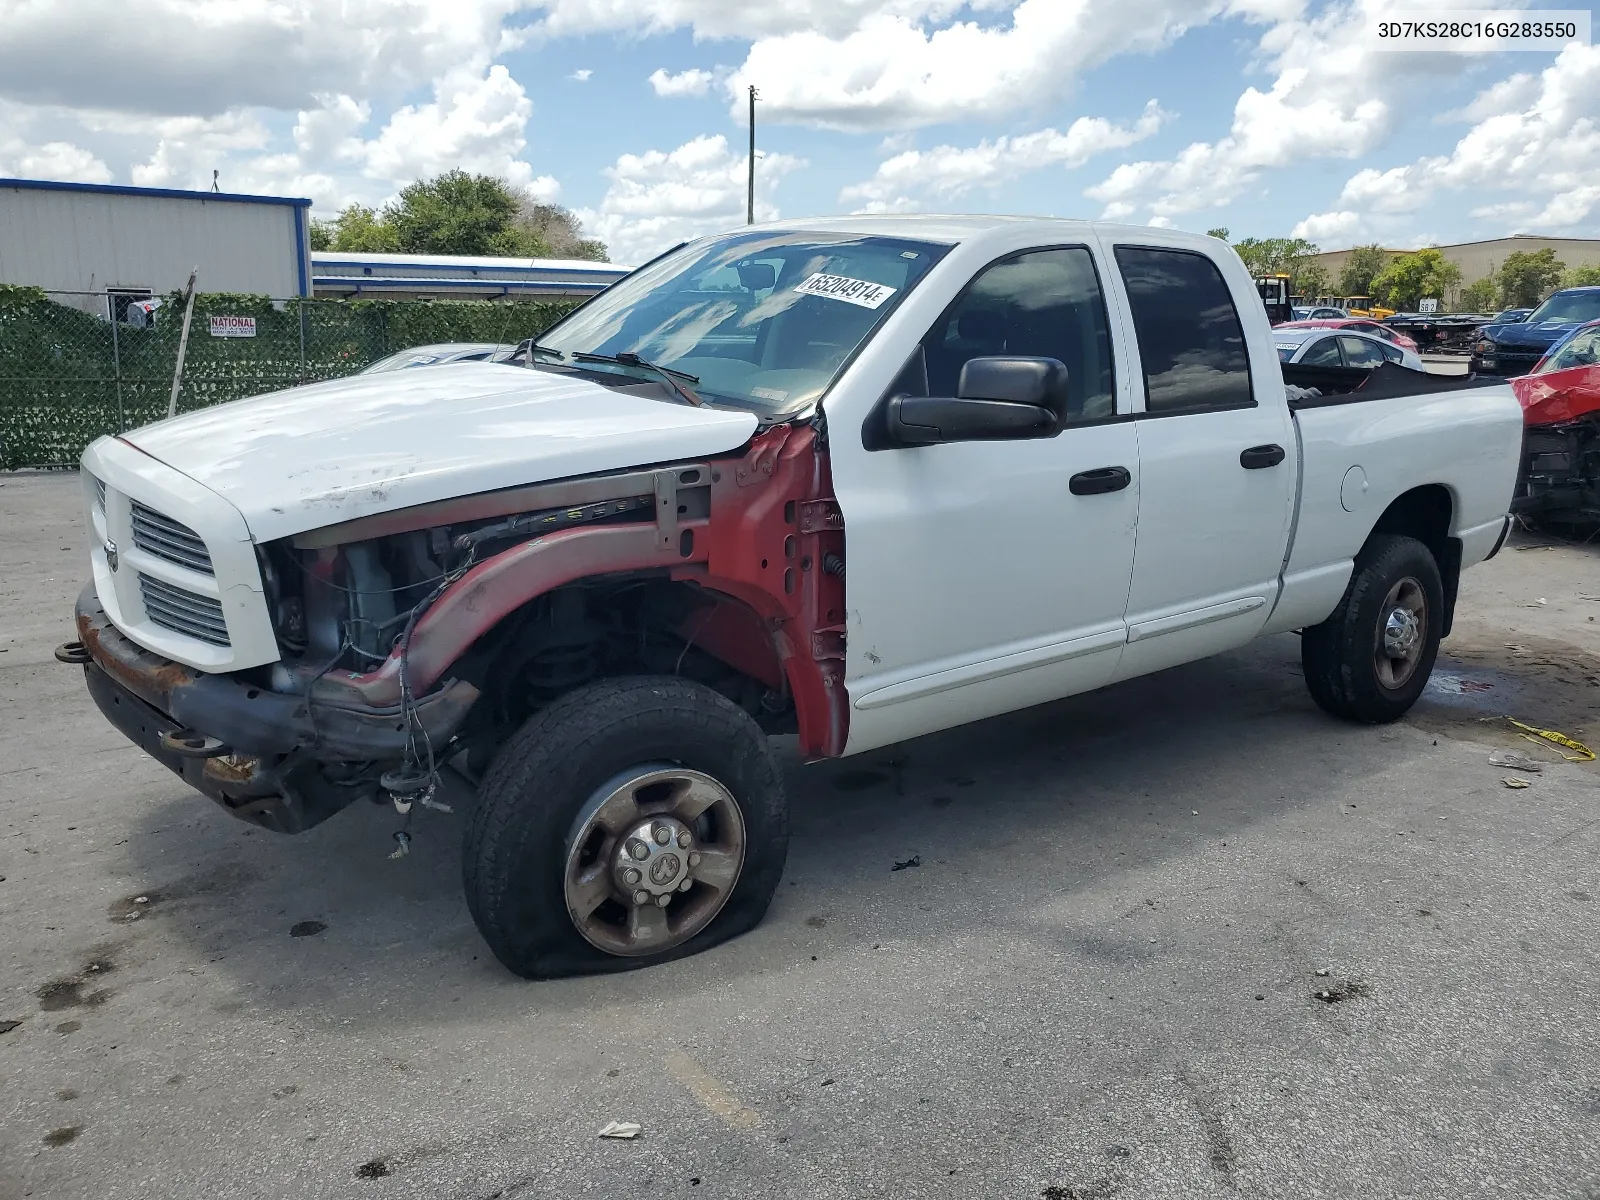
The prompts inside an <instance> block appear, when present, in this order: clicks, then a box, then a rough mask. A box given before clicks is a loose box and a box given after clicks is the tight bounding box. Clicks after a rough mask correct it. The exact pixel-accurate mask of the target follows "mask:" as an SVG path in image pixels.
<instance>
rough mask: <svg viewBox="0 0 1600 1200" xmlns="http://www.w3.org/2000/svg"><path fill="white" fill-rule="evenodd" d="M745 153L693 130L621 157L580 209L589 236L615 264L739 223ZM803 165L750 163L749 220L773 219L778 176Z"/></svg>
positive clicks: (777, 159)
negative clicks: (677, 141) (752, 210)
mask: <svg viewBox="0 0 1600 1200" xmlns="http://www.w3.org/2000/svg"><path fill="white" fill-rule="evenodd" d="M746 162H747V160H746V158H745V156H744V155H742V154H735V153H733V152H732V151H731V150H730V149H729V146H728V140H727V138H725V137H723V136H722V135H721V134H718V135H716V136H714V137H712V136H707V135H701V136H700V137H697V138H694V139H692V140H690V141H688V142H685V143H684V144H683V145H681V146H679V147H678V148H677V149H675V150H668V151H662V150H650V151H647V152H645V153H644V154H624V155H622V156H621V157H620V158H618V159H617V161H616V163H615V164H614V165H612V166H610V167H608V168H607V169H606V172H605V173H606V176H607V177H608V178H609V179H610V181H611V184H610V186H609V187H608V188H607V189H606V194H605V197H604V199H602V200H601V202H600V205H599V208H598V209H580V210H579V212H578V216H579V218H580V219H581V220H582V221H583V225H584V228H585V230H586V231H587V232H588V233H589V235H590V236H592V237H598V238H600V239H601V240H602V241H604V242H605V243H606V245H607V246H608V247H610V250H611V256H612V258H613V259H614V260H616V261H617V262H624V263H638V262H643V261H645V260H646V259H648V258H651V257H653V256H654V255H656V254H658V253H660V252H661V251H662V250H665V249H667V248H668V247H669V246H671V245H673V244H674V243H676V242H681V241H684V240H686V239H688V238H693V237H699V236H701V235H703V234H707V233H715V232H717V231H719V230H723V229H731V228H733V227H735V226H738V225H742V224H744V219H745V180H746V174H745V171H746ZM804 165H805V162H804V160H803V159H799V158H795V157H792V156H790V155H787V154H766V155H762V156H761V157H759V158H758V159H757V162H756V219H757V220H758V221H771V220H776V219H777V217H778V209H777V206H776V205H775V204H774V202H773V199H772V196H773V193H774V191H775V190H776V188H777V184H778V182H779V180H781V179H782V177H783V176H784V175H786V174H788V173H789V172H790V171H793V170H795V169H797V168H799V167H802V166H804Z"/></svg>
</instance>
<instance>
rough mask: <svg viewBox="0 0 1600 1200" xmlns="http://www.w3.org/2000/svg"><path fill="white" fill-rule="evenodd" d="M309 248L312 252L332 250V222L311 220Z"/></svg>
mask: <svg viewBox="0 0 1600 1200" xmlns="http://www.w3.org/2000/svg"><path fill="white" fill-rule="evenodd" d="M311 248H312V249H313V250H332V249H333V222H332V221H319V220H317V219H316V218H315V217H313V218H312V219H311Z"/></svg>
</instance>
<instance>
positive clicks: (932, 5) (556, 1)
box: [535, 0, 1007, 40]
mask: <svg viewBox="0 0 1600 1200" xmlns="http://www.w3.org/2000/svg"><path fill="white" fill-rule="evenodd" d="M1006 3H1007V0H782V2H781V3H767V4H759V3H751V2H750V0H537V6H538V7H539V8H542V9H543V10H544V11H545V18H544V20H543V21H542V22H540V23H539V25H538V27H537V29H536V30H535V32H536V33H537V34H539V35H541V36H544V37H550V38H557V37H565V36H569V35H572V34H585V33H600V32H609V31H621V32H626V33H630V34H635V35H637V34H641V33H643V34H657V33H667V32H669V31H671V30H674V29H691V30H693V32H694V35H695V37H696V38H740V39H745V40H756V39H759V38H766V37H775V36H781V35H783V34H788V33H796V32H799V31H801V30H815V31H817V32H819V33H822V34H824V35H826V36H829V37H841V36H844V35H846V34H849V33H851V32H853V31H854V30H856V29H858V28H860V26H861V23H862V22H863V21H864V20H866V19H868V18H870V17H871V16H873V15H875V14H886V15H889V16H893V17H897V18H901V19H904V20H907V21H912V22H921V21H928V22H933V23H937V22H940V21H943V20H947V19H949V18H950V17H951V16H953V15H954V14H955V13H957V12H959V11H960V10H961V9H963V8H968V9H972V10H974V11H983V10H989V9H996V8H1002V7H1005V5H1006Z"/></svg>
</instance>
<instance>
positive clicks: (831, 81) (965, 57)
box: [727, 0, 1259, 130]
mask: <svg viewBox="0 0 1600 1200" xmlns="http://www.w3.org/2000/svg"><path fill="white" fill-rule="evenodd" d="M1224 11H1228V12H1236V13H1239V14H1240V15H1246V16H1249V17H1251V18H1256V17H1258V15H1259V13H1258V12H1257V11H1256V9H1254V8H1252V9H1250V10H1249V11H1246V10H1244V9H1243V8H1241V7H1240V6H1237V5H1235V6H1230V5H1228V4H1226V3H1223V2H1220V0H1212V2H1211V3H1209V4H1198V5H1197V4H1194V3H1193V2H1192V0H1191V2H1187V3H1185V2H1182V0H1071V2H1068V0H1022V3H1020V4H1018V5H1017V6H1016V7H1015V9H1014V10H1013V11H1012V13H1011V19H1010V21H1009V23H1008V24H1005V25H985V24H980V23H979V22H977V21H970V20H969V21H959V22H956V23H954V24H951V25H948V26H944V27H942V28H931V29H930V28H929V27H928V26H927V24H926V23H925V22H921V21H918V20H917V19H916V18H915V17H913V16H904V15H896V14H894V13H893V12H890V11H881V10H880V11H877V12H874V13H873V14H872V15H870V16H864V17H863V18H862V19H861V20H860V22H859V24H858V25H857V27H856V28H854V29H853V30H851V31H850V32H849V33H847V34H845V35H843V36H836V35H833V34H830V33H829V32H827V31H825V30H822V29H816V28H803V29H800V30H797V31H795V32H791V33H785V34H782V35H779V36H774V37H768V38H763V39H762V40H760V41H757V42H756V43H755V44H754V45H752V46H751V48H750V52H749V55H748V56H747V57H746V59H745V62H744V64H743V65H742V66H741V67H739V68H738V70H736V71H735V72H734V73H733V74H732V76H730V78H729V79H728V81H727V88H728V91H729V94H730V96H731V98H732V99H733V101H734V104H735V106H737V104H738V102H739V99H740V98H741V97H742V96H743V93H744V89H745V87H746V85H747V84H752V83H753V84H755V85H756V86H757V87H758V88H760V90H761V103H762V111H763V112H764V113H765V114H767V115H768V116H769V118H770V119H774V120H780V121H796V122H801V123H805V124H811V125H818V126H823V127H828V128H836V129H846V130H867V129H893V128H902V129H903V128H907V127H914V126H923V125H930V124H935V123H938V122H941V121H951V120H971V119H974V118H980V117H990V116H995V115H997V114H1000V113H1004V112H1009V111H1012V110H1015V109H1019V108H1024V107H1027V106H1030V105H1037V104H1040V103H1044V102H1047V101H1050V100H1052V99H1055V98H1057V97H1059V96H1060V95H1062V94H1063V93H1065V92H1066V91H1067V90H1069V89H1070V88H1072V87H1073V86H1074V85H1075V83H1076V82H1077V78H1078V75H1079V74H1080V73H1081V72H1082V71H1083V70H1085V69H1087V68H1089V67H1092V66H1095V65H1096V64H1098V63H1101V62H1104V61H1105V60H1107V59H1108V58H1111V57H1113V56H1115V55H1117V54H1123V53H1134V52H1139V51H1150V50H1155V49H1158V48H1160V47H1162V46H1164V45H1166V44H1167V43H1168V42H1170V41H1171V40H1172V39H1173V38H1175V37H1177V36H1178V35H1179V34H1181V33H1182V32H1183V31H1184V30H1185V29H1187V28H1189V27H1190V26H1192V25H1198V24H1203V23H1205V22H1206V21H1207V20H1210V19H1212V18H1213V17H1215V16H1217V15H1218V14H1220V13H1222V12H1224Z"/></svg>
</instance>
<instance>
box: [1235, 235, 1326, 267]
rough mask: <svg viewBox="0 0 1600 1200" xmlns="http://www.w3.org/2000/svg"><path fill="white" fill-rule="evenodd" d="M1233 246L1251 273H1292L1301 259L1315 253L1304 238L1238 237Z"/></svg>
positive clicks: (1299, 264)
mask: <svg viewBox="0 0 1600 1200" xmlns="http://www.w3.org/2000/svg"><path fill="white" fill-rule="evenodd" d="M1233 248H1234V249H1235V250H1237V251H1238V252H1239V257H1240V258H1242V259H1244V265H1245V266H1247V267H1249V268H1250V274H1252V275H1293V274H1294V273H1295V269H1296V268H1297V267H1299V266H1301V265H1302V262H1303V260H1305V259H1306V258H1309V257H1310V256H1311V255H1313V254H1315V253H1317V248H1316V246H1315V245H1313V244H1312V243H1310V242H1308V241H1306V240H1305V238H1240V239H1239V241H1237V242H1235V243H1234V246H1233Z"/></svg>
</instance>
